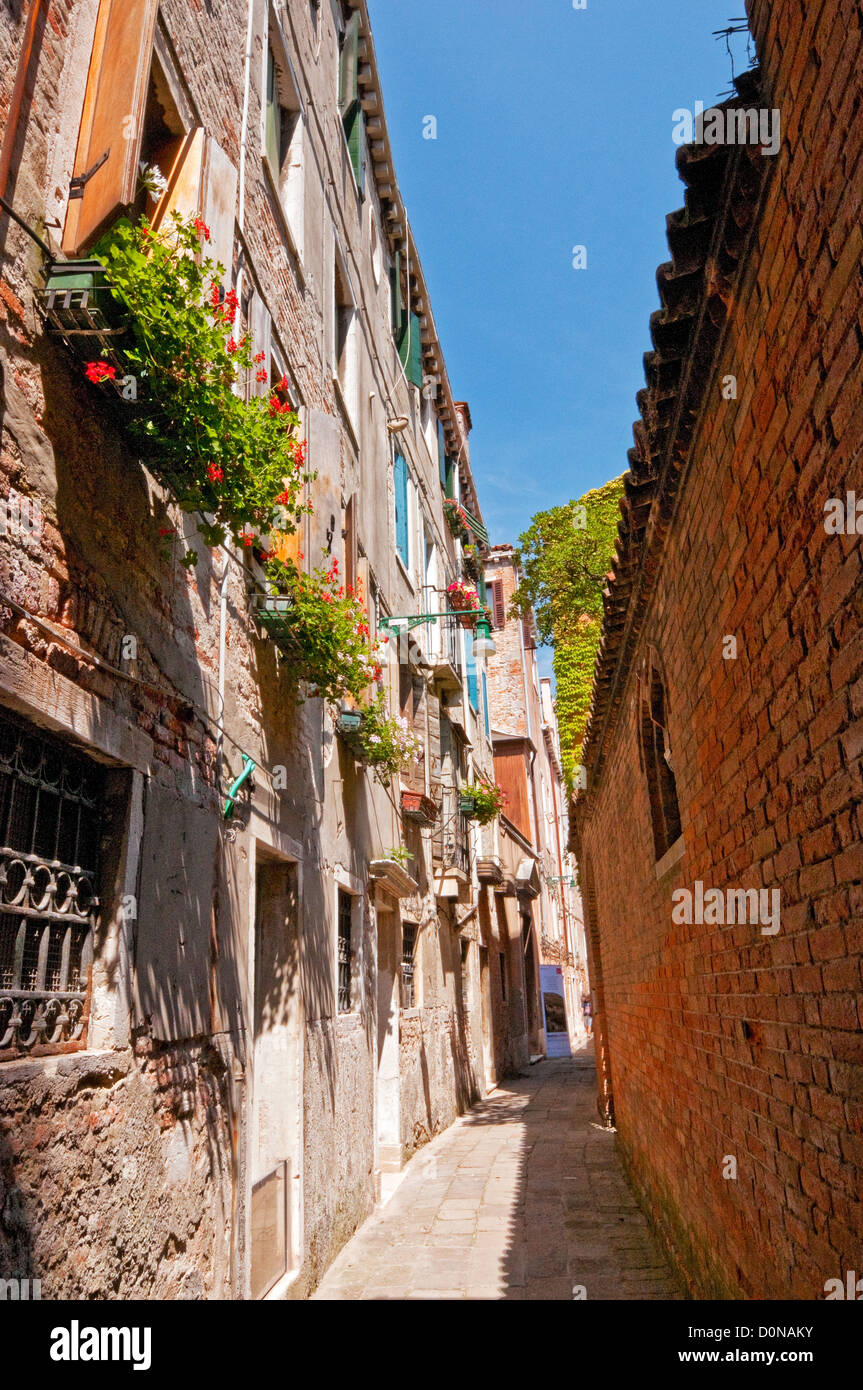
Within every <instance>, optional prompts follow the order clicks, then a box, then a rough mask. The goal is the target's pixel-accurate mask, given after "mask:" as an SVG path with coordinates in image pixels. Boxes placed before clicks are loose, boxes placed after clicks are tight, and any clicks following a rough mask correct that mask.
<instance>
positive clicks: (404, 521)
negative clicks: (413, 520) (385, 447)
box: [393, 454, 411, 569]
mask: <svg viewBox="0 0 863 1390" xmlns="http://www.w3.org/2000/svg"><path fill="white" fill-rule="evenodd" d="M393 484H394V488H395V511H396V552H397V554H398V556H399V558H400V560H401V561H402V564H403V565H404V566H405V568H406V569H410V560H411V556H410V520H409V515H408V511H409V509H408V466H407V462H406V461H405V459H404V458H403V456H402V455H401V454H396V457H395V463H394V464H393Z"/></svg>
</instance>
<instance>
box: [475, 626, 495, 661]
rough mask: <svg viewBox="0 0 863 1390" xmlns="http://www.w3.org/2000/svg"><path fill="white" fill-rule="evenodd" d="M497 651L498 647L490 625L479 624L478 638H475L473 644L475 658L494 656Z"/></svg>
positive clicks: (477, 629)
mask: <svg viewBox="0 0 863 1390" xmlns="http://www.w3.org/2000/svg"><path fill="white" fill-rule="evenodd" d="M496 651H497V647H496V645H495V642H494V639H493V638H492V635H491V631H490V629H489V625H488V623H485V622H479V623H477V625H476V637H475V638H474V643H473V654H474V656H480V657H485V656H494V655H495V653H496Z"/></svg>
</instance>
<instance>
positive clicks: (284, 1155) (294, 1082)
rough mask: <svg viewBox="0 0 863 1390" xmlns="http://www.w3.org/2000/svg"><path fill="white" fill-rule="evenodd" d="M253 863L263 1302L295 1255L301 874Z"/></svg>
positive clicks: (255, 1203) (255, 1211)
mask: <svg viewBox="0 0 863 1390" xmlns="http://www.w3.org/2000/svg"><path fill="white" fill-rule="evenodd" d="M262 852H263V853H264V854H265V853H266V851H265V850H264V848H263V847H262V846H261V845H260V844H258V845H257V860H256V865H255V932H254V962H253V970H254V974H253V979H254V1006H253V1007H254V1012H253V1022H254V1047H253V1053H252V1076H251V1089H252V1104H251V1115H250V1136H249V1138H250V1145H249V1151H250V1163H249V1183H250V1189H251V1190H250V1201H249V1222H250V1240H249V1245H250V1265H251V1296H252V1298H264V1297H265V1296H266V1295H267V1294H268V1293H269V1292H270V1291H271V1290H272V1289H273V1288H274V1287H275V1286H276V1285H277V1284H278V1283H279V1281H280V1280H282V1279H284V1278H286V1277H287V1276H288V1275H289V1274H290V1273H291V1271H292V1270H294V1269H296V1268H297V1266H298V1264H299V1258H300V1238H301V1230H300V1215H301V1213H300V1177H301V1171H302V1170H301V1145H302V1077H301V1000H300V972H299V877H298V867H297V865H296V864H294V863H290V862H286V861H284V860H277V859H275V858H272V859H271V858H261V854H262Z"/></svg>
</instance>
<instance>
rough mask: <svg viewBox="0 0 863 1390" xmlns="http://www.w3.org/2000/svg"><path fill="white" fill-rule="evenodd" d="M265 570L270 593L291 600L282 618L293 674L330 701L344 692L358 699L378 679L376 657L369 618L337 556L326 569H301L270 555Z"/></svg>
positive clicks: (378, 667) (379, 675) (376, 649)
mask: <svg viewBox="0 0 863 1390" xmlns="http://www.w3.org/2000/svg"><path fill="white" fill-rule="evenodd" d="M266 573H267V579H268V581H269V586H270V590H271V592H272V593H274V594H282V595H286V596H287V597H289V598H290V599H291V607H290V609H289V611H288V613H287V614H286V621H287V622H288V623H289V624H290V627H291V631H292V637H293V643H292V645H293V649H294V651H295V653H296V655H295V657H294V659H293V660H292V661H291V664H290V671H291V674H292V675H293V676H294V678H295V679H297V680H305V681H308V682H309V683H310V684H311V685H312V686H313V687H314V689H315V693H316V694H317V695H320V696H321V697H322V698H323V699H325V700H332V701H337V700H340V699H343V698H344V696H345V695H353V696H354V698H355V699H356V698H359V696H361V695H362V694H363V692H364V691H365V690H366V689H367V688H368V686H369V685H371V683H372V682H373V681H377V680H380V677H381V674H382V670H381V664H380V657H379V653H378V648H377V646H376V645H375V646H373V645H372V643H371V638H370V633H369V625H368V620H367V618H366V615H365V612H364V610H363V607H362V604H361V603H360V602H359V600H358V599H357V598H356V596H355V595H354V593H353V591H352V590H350V589H348V591H347V592H346V591H345V588H344V586H343V585H342V584H341V582H340V580H339V566H338V561H337V560H333V562H332V564H331V565H330V568H329V569H328V570H324V569H316V570H314V571H313V572H312V574H304V573H303V572H302V570H298V569H296V568H295V567H294V566H293V565H286V564H284V563H283V561H281V560H273V559H271V560H269V561H268V562H267V564H266Z"/></svg>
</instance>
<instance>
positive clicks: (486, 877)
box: [476, 856, 503, 884]
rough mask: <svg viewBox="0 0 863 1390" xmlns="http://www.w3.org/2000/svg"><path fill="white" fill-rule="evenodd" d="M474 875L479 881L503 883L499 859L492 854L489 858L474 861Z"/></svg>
mask: <svg viewBox="0 0 863 1390" xmlns="http://www.w3.org/2000/svg"><path fill="white" fill-rule="evenodd" d="M476 876H477V878H478V879H479V881H480V883H494V884H500V883H503V869H502V868H501V863H500V860H499V859H496V858H495V857H494V856H492V857H491V858H489V859H478V860H477V861H476Z"/></svg>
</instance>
